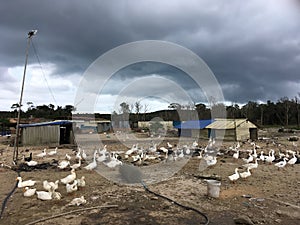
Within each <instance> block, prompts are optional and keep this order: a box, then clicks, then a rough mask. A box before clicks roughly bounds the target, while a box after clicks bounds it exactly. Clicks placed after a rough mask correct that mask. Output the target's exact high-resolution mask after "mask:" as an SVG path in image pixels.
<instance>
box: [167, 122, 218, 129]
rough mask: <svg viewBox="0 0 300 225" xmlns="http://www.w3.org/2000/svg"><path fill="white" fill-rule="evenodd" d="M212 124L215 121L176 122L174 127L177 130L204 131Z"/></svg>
mask: <svg viewBox="0 0 300 225" xmlns="http://www.w3.org/2000/svg"><path fill="white" fill-rule="evenodd" d="M212 122H213V120H190V121H184V122H181V121H174V122H173V127H174V128H177V129H203V128H205V127H206V126H208V125H209V124H211V123H212Z"/></svg>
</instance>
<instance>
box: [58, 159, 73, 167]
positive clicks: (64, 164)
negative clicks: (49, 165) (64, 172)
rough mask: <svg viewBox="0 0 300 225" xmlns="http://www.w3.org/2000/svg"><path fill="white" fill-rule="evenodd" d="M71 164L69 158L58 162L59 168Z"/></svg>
mask: <svg viewBox="0 0 300 225" xmlns="http://www.w3.org/2000/svg"><path fill="white" fill-rule="evenodd" d="M69 165H70V161H68V160H62V161H61V162H59V163H58V166H57V167H58V168H59V169H65V168H67V166H69Z"/></svg>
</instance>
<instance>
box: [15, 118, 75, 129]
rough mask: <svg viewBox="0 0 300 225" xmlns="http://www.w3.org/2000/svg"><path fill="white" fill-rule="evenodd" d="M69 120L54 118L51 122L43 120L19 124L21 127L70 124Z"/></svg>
mask: <svg viewBox="0 0 300 225" xmlns="http://www.w3.org/2000/svg"><path fill="white" fill-rule="evenodd" d="M71 123H72V121H70V120H56V121H51V122H43V123H29V124H20V127H21V128H24V127H40V126H52V125H66V124H71Z"/></svg>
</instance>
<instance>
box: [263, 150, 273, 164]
mask: <svg viewBox="0 0 300 225" xmlns="http://www.w3.org/2000/svg"><path fill="white" fill-rule="evenodd" d="M274 160H275V155H274V150H273V149H272V150H271V151H269V156H267V157H266V158H265V162H267V163H269V164H271V163H272V162H273V161H274Z"/></svg>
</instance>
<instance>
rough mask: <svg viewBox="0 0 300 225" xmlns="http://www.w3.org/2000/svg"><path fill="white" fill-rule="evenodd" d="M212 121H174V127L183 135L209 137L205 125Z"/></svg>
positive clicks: (179, 134)
mask: <svg viewBox="0 0 300 225" xmlns="http://www.w3.org/2000/svg"><path fill="white" fill-rule="evenodd" d="M211 123H212V120H190V121H174V122H173V127H174V128H176V129H178V136H181V137H203V138H207V137H208V134H207V130H206V129H205V127H206V126H207V125H209V124H211Z"/></svg>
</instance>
